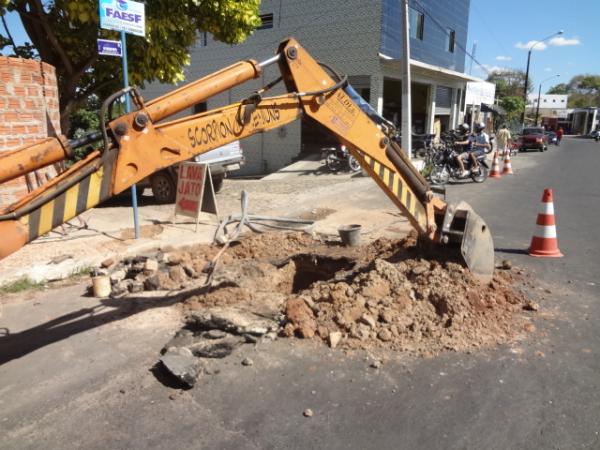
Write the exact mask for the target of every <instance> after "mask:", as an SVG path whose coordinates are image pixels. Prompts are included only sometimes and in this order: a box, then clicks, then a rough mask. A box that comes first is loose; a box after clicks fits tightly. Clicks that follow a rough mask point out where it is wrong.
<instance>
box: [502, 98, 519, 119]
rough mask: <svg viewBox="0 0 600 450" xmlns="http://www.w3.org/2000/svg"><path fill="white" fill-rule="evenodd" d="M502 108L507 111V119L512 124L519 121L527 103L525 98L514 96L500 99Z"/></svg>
mask: <svg viewBox="0 0 600 450" xmlns="http://www.w3.org/2000/svg"><path fill="white" fill-rule="evenodd" d="M500 106H502V107H503V108H504V109H505V110H506V119H507V121H509V122H511V121H514V120H516V119H518V118H519V117H520V116H521V113H522V112H523V110H524V109H525V101H524V100H523V97H517V96H514V95H511V96H507V97H503V98H501V99H500Z"/></svg>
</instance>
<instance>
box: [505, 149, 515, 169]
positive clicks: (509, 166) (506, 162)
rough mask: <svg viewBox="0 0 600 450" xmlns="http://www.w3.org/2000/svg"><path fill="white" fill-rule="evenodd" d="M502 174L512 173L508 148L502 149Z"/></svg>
mask: <svg viewBox="0 0 600 450" xmlns="http://www.w3.org/2000/svg"><path fill="white" fill-rule="evenodd" d="M502 175H514V172H513V170H512V164H511V163H510V150H508V151H506V150H505V151H504V167H503V168H502Z"/></svg>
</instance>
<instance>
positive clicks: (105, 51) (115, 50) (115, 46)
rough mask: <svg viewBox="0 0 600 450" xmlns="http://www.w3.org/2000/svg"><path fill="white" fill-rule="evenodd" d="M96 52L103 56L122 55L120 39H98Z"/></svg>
mask: <svg viewBox="0 0 600 450" xmlns="http://www.w3.org/2000/svg"><path fill="white" fill-rule="evenodd" d="M98 54H99V55H104V56H123V47H121V41H109V40H107V39H98Z"/></svg>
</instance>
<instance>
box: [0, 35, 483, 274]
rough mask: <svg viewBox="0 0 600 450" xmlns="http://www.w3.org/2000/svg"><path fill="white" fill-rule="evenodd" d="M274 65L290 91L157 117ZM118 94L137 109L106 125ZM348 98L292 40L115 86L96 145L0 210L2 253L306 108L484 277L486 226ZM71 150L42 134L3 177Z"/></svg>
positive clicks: (386, 127) (424, 231) (417, 220)
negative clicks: (169, 78)
mask: <svg viewBox="0 0 600 450" xmlns="http://www.w3.org/2000/svg"><path fill="white" fill-rule="evenodd" d="M271 64H278V66H279V69H280V71H281V74H282V78H281V79H282V80H283V82H284V83H285V85H286V87H287V91H288V94H285V95H280V96H275V97H265V98H263V94H264V93H265V92H266V91H267V90H268V89H269V88H270V87H272V85H274V84H275V83H272V84H270V85H267V86H266V87H265V88H264V89H262V90H260V91H258V92H256V93H254V94H253V95H251V96H250V97H249V98H247V99H245V100H243V101H242V102H240V103H235V104H232V105H228V106H225V107H223V108H218V109H215V110H212V111H208V112H205V113H202V114H196V115H192V116H189V117H185V118H182V119H178V120H174V121H171V122H166V123H165V122H160V121H161V120H163V119H165V118H167V117H169V116H171V115H173V114H175V113H178V112H180V111H184V110H186V109H189V108H190V107H192V106H194V105H195V104H197V103H200V102H203V101H205V100H206V99H208V98H210V97H212V96H214V95H216V94H219V93H221V92H224V91H226V90H228V89H231V88H232V87H234V86H237V85H239V84H241V83H243V82H245V81H248V80H251V79H254V78H257V77H259V76H260V75H261V73H262V69H263V68H264V67H266V66H268V65H271ZM330 73H331V74H330ZM332 77H333V78H332ZM124 94H126V95H132V97H133V101H134V104H135V105H136V109H135V110H134V111H133V112H131V113H129V114H126V115H123V116H121V117H118V118H116V119H114V120H109V121H108V123H105V124H104V117H105V114H106V112H110V110H111V105H112V103H113V102H114V101H115V100H116V99H117V98H119V97H122V95H124ZM355 100H356V98H355V96H354V93H353V92H352V91H351V88H350V87H348V86H347V83H346V81H345V79H344V78H342V77H340V76H339V75H337V74H336V73H335V72H333V70H332V69H330V68H328V67H327V66H325V65H324V64H322V63H319V62H317V61H315V60H314V59H313V58H312V57H311V56H310V55H309V54H308V53H307V52H306V51H305V50H304V48H302V47H301V46H300V45H299V44H298V42H297V41H295V40H294V39H288V40H286V41H284V42H282V43H281V45H280V46H279V49H278V51H277V53H276V55H275V56H274V57H273V58H270V59H269V60H267V61H264V62H262V63H256V62H255V61H244V62H240V63H237V64H234V65H232V66H229V67H227V68H225V69H223V70H221V71H218V72H215V73H213V74H211V75H208V76H206V77H203V78H201V79H199V80H197V81H195V82H193V83H190V84H188V85H186V86H184V87H182V88H179V89H177V90H175V91H173V92H171V93H169V94H166V95H164V96H162V97H159V98H157V99H155V100H153V101H150V102H148V103H144V101H143V99H142V98H141V96H140V95H139V94H138V93H137V91H135V90H133V89H131V88H129V89H127V90H124V91H120V92H118V93H116V94H114V95H113V96H111V97H110V98H109V99H107V101H106V102H105V106H104V107H103V112H102V114H101V118H102V119H103V120H102V122H103V124H104V129H103V141H104V146H103V148H102V150H101V151H96V152H92V153H91V154H90V155H89V156H88V157H87V158H86V159H85V160H84V161H81V162H79V163H77V164H75V165H74V166H72V167H71V168H70V169H69V170H67V171H66V172H64V173H62V174H60V175H59V176H58V177H57V178H55V179H53V180H52V181H51V182H50V183H48V184H47V185H44V186H42V187H41V188H39V189H38V190H36V191H33V192H31V193H30V194H29V195H27V196H26V197H24V198H22V199H20V200H19V201H17V202H16V203H14V204H13V205H10V206H8V207H5V208H4V209H3V210H2V211H1V212H0V236H2V243H1V244H0V257H4V256H6V255H8V254H10V253H12V252H14V251H16V250H17V249H18V248H20V247H21V246H22V245H25V244H26V243H27V242H30V241H32V240H33V239H35V238H37V237H38V236H41V235H43V234H44V233H47V232H48V231H50V230H51V229H53V228H54V227H56V226H58V225H60V224H62V223H64V222H66V221H68V220H70V219H71V218H73V217H75V216H76V215H77V214H80V213H82V212H83V211H85V210H87V209H89V208H93V207H94V206H96V205H98V204H99V203H101V202H103V201H104V200H106V199H108V198H110V197H112V196H113V195H115V194H118V193H120V192H122V191H123V190H125V189H127V188H128V187H130V186H131V185H132V184H134V183H136V182H138V181H140V180H142V179H143V178H145V177H147V176H149V175H151V174H152V173H154V172H156V171H158V170H161V169H163V168H165V167H168V166H170V165H172V164H175V163H177V162H181V161H185V160H188V159H190V158H192V157H194V156H196V155H200V154H202V153H205V152H207V151H210V150H212V149H214V148H216V147H219V146H222V145H224V144H227V143H229V142H232V141H235V140H239V139H243V138H245V137H248V136H251V135H253V134H256V133H262V132H267V131H270V130H272V129H275V128H278V127H281V126H283V125H286V124H288V123H290V122H292V121H294V120H297V119H299V118H300V117H301V116H302V115H303V114H306V115H308V116H310V117H311V118H313V119H314V120H316V121H317V122H319V123H321V124H322V125H323V126H324V127H326V128H327V129H329V130H330V131H331V132H332V133H333V134H335V135H336V137H337V138H338V139H339V141H340V142H341V143H343V144H345V145H346V146H347V147H348V148H349V149H350V152H351V153H352V154H353V155H354V156H355V157H356V158H357V160H358V161H359V162H360V164H361V165H362V167H363V168H364V169H365V170H366V171H367V173H368V174H369V175H370V176H371V177H372V178H373V179H374V180H375V181H376V183H377V184H378V185H379V187H380V188H381V189H382V190H383V191H384V192H385V193H386V195H387V196H388V197H389V198H390V199H391V200H392V201H393V202H394V203H395V204H396V205H397V206H398V208H399V209H400V210H401V211H402V212H403V213H404V214H405V215H406V217H407V218H408V219H409V220H410V222H411V224H412V225H413V226H414V227H415V228H416V229H417V231H418V232H419V233H420V234H421V235H423V236H425V237H427V238H428V239H430V240H431V241H433V242H436V243H447V244H452V243H458V244H461V249H462V254H463V257H464V259H465V261H466V263H467V265H468V266H469V268H471V270H472V271H474V272H476V273H480V274H483V275H488V276H489V275H490V274H491V273H492V271H493V244H492V240H491V235H490V233H489V230H488V229H487V226H486V225H485V223H484V222H483V221H482V220H481V219H480V218H479V216H477V215H476V214H475V213H474V212H473V211H472V210H471V209H470V208H469V207H468V206H467V207H462V208H459V209H455V208H451V207H449V206H448V205H446V204H445V203H444V202H443V201H442V200H441V199H438V198H436V197H434V196H433V193H432V192H431V190H430V188H429V185H428V183H427V182H426V180H425V179H424V178H423V177H422V176H421V174H420V173H419V172H418V171H417V170H416V169H415V168H414V166H413V165H412V163H411V162H410V160H409V159H408V158H407V157H406V155H405V154H404V152H403V151H402V150H401V148H400V147H399V145H398V144H397V143H396V142H395V141H394V139H393V137H394V136H393V130H392V128H391V126H390V124H389V123H386V121H385V120H384V119H381V121H379V122H378V123H376V121H374V120H373V117H372V115H371V116H370V115H368V114H366V113H365V112H364V111H363V109H364V108H362V107H361V105H359V104H357V102H356V101H355ZM359 103H360V102H359ZM159 122H160V123H159ZM71 144H73V143H71ZM72 150H73V148H72V145H70V144H69V142H67V141H66V139H64V138H63V139H57V138H49V139H46V140H44V141H41V142H39V143H36V144H33V145H30V146H25V147H22V148H20V149H18V150H17V151H14V152H10V153H9V154H7V155H6V156H4V157H2V158H1V159H0V161H2V167H3V169H2V170H0V183H1V182H3V181H6V180H10V179H12V178H15V177H18V176H21V175H23V174H25V173H28V172H29V171H31V170H35V169H37V168H40V167H43V166H45V165H48V164H52V163H54V162H57V161H59V160H62V159H65V158H68V157H69V155H71V154H72ZM465 233H467V234H468V235H466V234H465ZM465 243H466V245H465Z"/></svg>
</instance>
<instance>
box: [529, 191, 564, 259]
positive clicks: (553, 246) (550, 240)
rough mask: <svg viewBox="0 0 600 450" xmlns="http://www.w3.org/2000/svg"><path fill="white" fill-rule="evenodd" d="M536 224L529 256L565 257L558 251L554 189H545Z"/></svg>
mask: <svg viewBox="0 0 600 450" xmlns="http://www.w3.org/2000/svg"><path fill="white" fill-rule="evenodd" d="M536 224H537V226H536V229H535V234H534V235H533V238H532V239H531V245H530V246H529V255H530V256H539V257H546V258H560V257H561V256H564V255H563V254H562V253H561V252H560V250H559V249H558V239H557V238H556V223H555V221H554V203H553V200H552V189H549V188H546V189H544V195H543V196H542V207H541V208H540V211H539V213H538V216H537V222H536Z"/></svg>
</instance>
